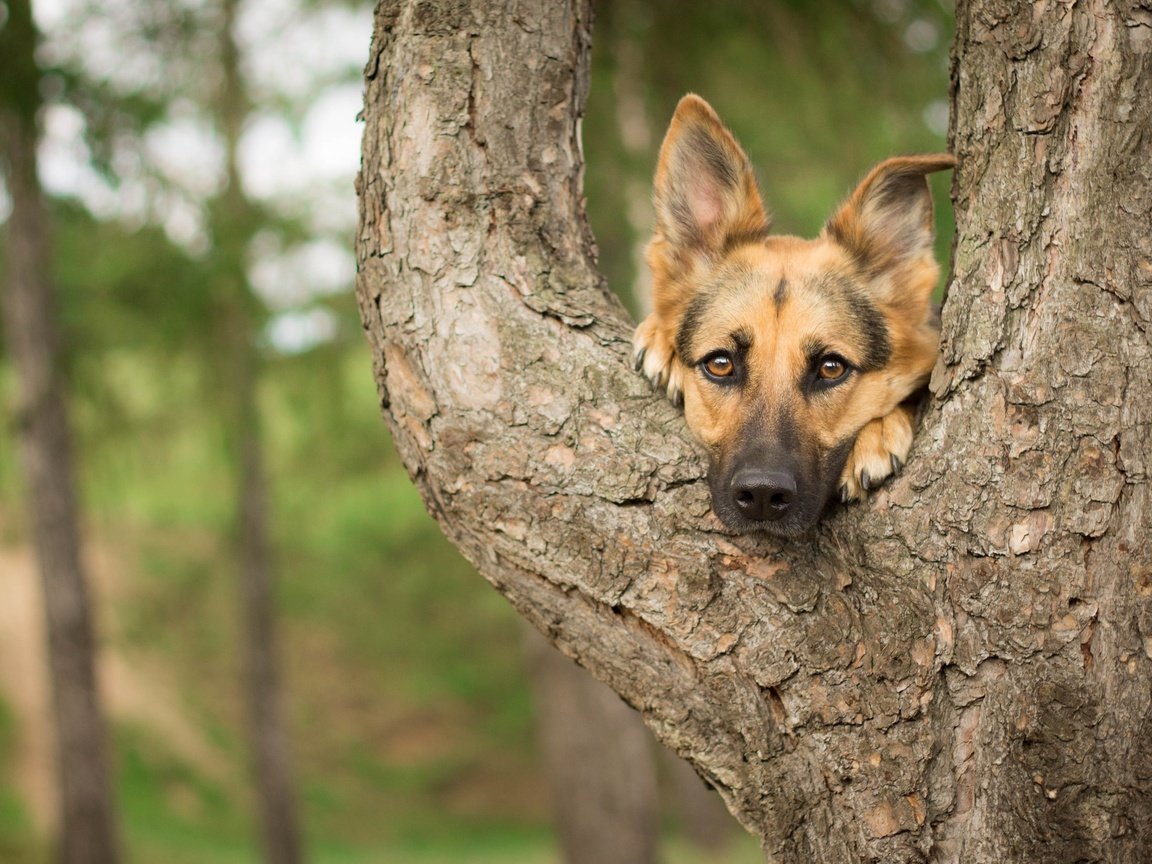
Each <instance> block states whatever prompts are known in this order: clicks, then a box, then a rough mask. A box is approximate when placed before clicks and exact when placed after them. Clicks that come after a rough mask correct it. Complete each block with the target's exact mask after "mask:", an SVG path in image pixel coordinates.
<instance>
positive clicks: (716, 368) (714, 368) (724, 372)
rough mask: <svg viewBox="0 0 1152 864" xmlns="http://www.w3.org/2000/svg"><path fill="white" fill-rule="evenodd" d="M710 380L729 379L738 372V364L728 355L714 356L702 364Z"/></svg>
mask: <svg viewBox="0 0 1152 864" xmlns="http://www.w3.org/2000/svg"><path fill="white" fill-rule="evenodd" d="M700 365H701V366H703V367H704V371H705V372H706V373H707V374H708V377H709V378H728V377H731V375H732V373H733V372H734V371H735V370H736V364H735V363H733V362H732V358H731V357H730V356H729V355H728V354H724V353H720V354H713V355H712V356H711V357H708V358H707V359H705V360H704V362H703V363H701V364H700Z"/></svg>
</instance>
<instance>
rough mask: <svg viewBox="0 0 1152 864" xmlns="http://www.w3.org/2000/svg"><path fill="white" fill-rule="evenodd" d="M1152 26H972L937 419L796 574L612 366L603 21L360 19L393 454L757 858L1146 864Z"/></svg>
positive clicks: (374, 266)
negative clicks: (585, 193)
mask: <svg viewBox="0 0 1152 864" xmlns="http://www.w3.org/2000/svg"><path fill="white" fill-rule="evenodd" d="M1148 18H1149V16H1148V13H1147V11H1146V10H1143V9H1141V8H1139V7H1136V6H1134V5H1129V4H1106V3H1104V2H1103V0H1095V2H1089V3H1084V4H1077V5H1074V6H1072V7H1067V6H1059V7H1047V6H1043V5H1041V4H1032V5H1025V6H1020V7H1017V6H1005V5H1004V4H997V3H965V2H960V3H958V7H957V22H958V36H957V42H956V51H955V69H954V74H953V81H954V93H953V99H954V112H955V120H954V140H955V142H956V151H957V155H958V156H959V157H960V160H961V164H960V169H959V171H958V173H957V176H956V181H955V182H956V198H957V223H958V229H959V235H958V238H957V247H956V248H957V259H956V270H957V278H956V279H955V280H954V281H953V283H952V285H951V288H950V297H949V300H948V303H947V304H946V306H945V310H944V345H943V356H942V360H941V363H940V364H939V366H938V368H937V370H936V373H935V374H934V376H933V388H934V392H935V394H936V399H935V400H934V402H933V403H932V405H931V406H930V407H929V410H928V412H927V416H926V418H925V420H924V422H923V428H922V430H921V432H920V434H919V437H918V441H917V444H916V446H915V448H914V451H913V454H912V458H911V460H910V462H909V464H908V465H907V467H906V468H905V470H904V472H903V473H902V475H901V476H900V477H899V478H897V480H896V482H895V483H892V484H891V485H889V486H888V487H887V488H885V489H883V490H881V491H880V492H879V493H878V494H876V495H875V496H874V497H873V499H872V501H871V502H870V503H869V504H868V505H866V506H859V507H854V508H849V509H847V510H843V511H840V512H838V513H837V514H835V515H833V516H832V517H831V518H829V519H827V520H826V521H825V522H824V523H823V524H822V526H821V527H820V529H819V530H818V531H816V532H814V533H813V534H812V535H811V536H809V537H806V538H804V539H803V540H801V541H797V542H792V543H783V542H779V541H775V540H772V539H769V538H764V537H732V536H728V535H727V534H725V533H724V531H723V529H722V528H721V527H720V525H719V523H718V522H717V521H716V520H715V519H714V518H713V517H712V515H711V514H710V512H709V502H708V495H707V489H706V486H705V484H704V482H703V479H702V478H703V474H704V468H703V464H702V461H701V459H700V457H699V455H698V453H697V451H696V449H695V447H694V446H693V445H692V444H691V443H690V442H689V440H688V439H687V436H686V432H685V430H684V427H683V423H682V421H681V419H680V418H679V416H678V415H677V414H676V412H675V411H674V410H673V409H672V408H671V406H669V405H668V404H666V402H665V401H664V400H663V399H661V398H659V397H658V396H655V395H653V394H652V393H651V392H650V391H649V390H648V388H647V386H646V384H645V383H644V382H643V381H642V380H641V379H640V378H639V376H636V375H634V374H633V373H632V372H631V370H630V368H629V365H628V362H627V354H628V343H629V336H630V329H631V325H630V323H629V322H628V321H627V320H626V319H625V316H624V315H623V314H622V312H621V310H620V307H619V304H618V303H617V302H616V301H615V300H614V299H613V298H612V297H611V296H610V295H609V294H608V292H607V291H606V290H605V287H604V285H603V284H602V280H601V279H600V277H599V276H598V274H597V272H596V269H595V265H594V247H593V243H592V240H591V237H590V236H589V234H588V230H587V227H586V224H585V222H584V218H583V202H582V199H581V182H580V181H581V166H582V161H581V160H582V154H581V152H580V142H579V135H578V120H579V116H580V112H581V106H582V104H583V97H584V92H585V88H586V86H587V48H588V42H589V28H590V21H589V13H588V6H587V4H586V3H582V2H572V3H567V4H566V3H557V4H538V3H515V2H509V3H506V4H498V5H497V6H493V4H487V3H474V4H467V3H460V2H447V0H444V2H415V0H412V2H403V0H393V2H383V3H381V4H380V5H379V6H378V7H377V13H376V31H375V39H374V44H373V48H372V52H371V56H370V59H369V62H368V66H367V69H366V77H367V91H366V99H365V120H366V127H365V136H364V161H363V168H362V174H361V177H360V194H361V213H362V220H361V229H360V233H359V238H358V258H359V265H360V274H359V280H358V294H359V299H360V306H361V312H362V316H363V319H364V325H365V329H366V331H367V335H368V338H369V341H370V344H371V346H372V350H373V354H374V361H375V373H376V377H377V380H378V382H379V385H380V393H381V401H382V405H383V407H384V408H385V409H386V416H387V418H388V421H389V424H390V426H391V428H392V431H393V437H394V440H395V443H396V445H397V447H398V449H399V451H400V453H401V456H402V458H403V459H404V461H405V463H406V464H407V466H408V468H409V471H410V472H411V473H412V476H413V478H414V480H415V481H416V483H417V485H418V487H419V488H420V490H421V493H422V494H423V496H424V499H425V502H426V504H427V506H428V508H429V510H430V511H431V512H432V513H433V514H434V515H435V516H436V517H437V519H438V520H439V521H440V523H441V525H442V527H443V528H444V530H445V532H446V533H447V534H448V536H449V537H451V538H452V540H453V541H454V542H455V543H456V544H457V545H459V546H460V548H461V549H462V550H463V551H464V552H465V554H466V555H468V556H469V558H470V559H471V560H472V561H473V562H474V563H475V564H476V565H477V567H478V568H479V569H480V571H481V572H482V573H483V574H484V576H485V577H486V578H487V579H488V580H489V581H490V582H492V584H493V585H495V587H496V588H497V589H498V590H500V591H501V592H502V593H503V594H504V595H505V596H506V597H508V599H509V600H510V601H511V602H512V603H513V604H514V605H515V606H516V607H517V609H518V610H519V611H520V613H521V614H522V615H523V616H524V617H526V618H527V619H528V620H529V621H531V622H532V623H533V624H534V625H535V626H536V627H537V628H538V629H540V630H541V631H542V632H544V633H545V635H546V636H547V637H548V638H549V639H551V640H552V641H553V642H554V643H556V644H557V645H558V646H559V647H560V648H561V649H562V650H564V651H565V652H566V653H568V654H569V655H570V656H572V657H574V658H575V659H577V660H578V661H579V662H580V663H581V664H582V665H584V666H586V667H587V668H588V669H589V670H591V671H592V672H593V673H594V674H595V675H596V676H597V677H598V678H600V679H601V680H602V681H605V682H606V683H608V684H609V685H610V686H611V687H612V688H613V689H615V690H616V691H617V692H618V693H620V694H621V695H622V696H623V697H624V698H625V699H626V700H627V701H628V702H629V703H630V704H631V705H633V706H634V707H636V708H637V709H639V710H640V711H641V712H642V713H643V714H644V716H645V719H646V722H648V724H649V725H650V726H651V727H652V728H653V729H654V730H655V731H656V733H657V735H658V736H659V737H660V738H661V740H663V741H664V742H665V743H666V744H668V745H669V746H671V747H672V748H673V749H675V750H676V751H677V752H678V753H680V754H682V755H684V756H685V757H687V758H688V759H690V760H691V761H692V762H693V763H694V764H695V765H696V767H697V769H698V770H699V771H700V772H701V773H702V775H703V776H705V777H706V778H707V779H708V780H709V782H710V783H711V784H712V785H714V786H715V787H716V788H717V789H718V790H719V791H720V792H721V794H722V796H723V797H724V799H725V801H726V803H727V805H728V807H729V809H730V810H731V811H732V812H733V813H734V814H735V815H736V816H737V818H738V819H739V820H740V821H741V822H742V823H743V824H744V825H745V826H746V827H747V828H748V829H749V830H751V831H754V832H755V833H757V834H758V835H759V836H760V838H761V839H762V842H763V844H764V848H765V850H766V851H767V852H768V853H769V854H770V856H771V857H772V858H773V860H779V861H783V862H808V861H837V862H855V861H884V862H905V861H908V862H911V861H924V860H928V859H931V860H935V861H955V862H959V861H963V862H965V864H986V862H994V861H995V862H1001V861H1005V860H1007V861H1043V862H1067V861H1105V860H1107V861H1131V862H1138V861H1145V860H1150V859H1152V824H1150V823H1152V806H1150V805H1152V800H1150V799H1152V795H1150V790H1149V782H1150V778H1152V748H1149V747H1148V746H1147V743H1146V742H1147V741H1148V740H1149V733H1150V732H1152V729H1150V728H1149V726H1150V724H1152V711H1150V708H1152V705H1149V702H1150V699H1152V688H1150V686H1149V684H1150V680H1152V659H1150V657H1152V587H1150V585H1152V546H1150V545H1149V540H1148V529H1149V518H1148V513H1149V509H1148V508H1149V503H1150V502H1149V500H1148V498H1149V490H1148V474H1147V468H1148V464H1147V463H1148V459H1149V446H1148V442H1149V440H1152V363H1150V362H1149V360H1152V358H1150V357H1149V347H1148V339H1147V329H1148V321H1149V317H1150V315H1149V312H1150V309H1152V292H1150V288H1149V286H1150V284H1152V263H1150V259H1152V249H1150V246H1149V244H1150V242H1152V241H1150V239H1149V235H1148V231H1147V226H1148V224H1149V212H1150V207H1149V204H1150V202H1152V176H1150V171H1152V158H1149V157H1150V155H1152V154H1150V152H1149V148H1150V147H1152V138H1150V136H1148V134H1147V130H1148V129H1149V128H1152V127H1150V120H1152V117H1150V116H1149V112H1150V111H1152V101H1150V100H1148V99H1147V98H1146V94H1147V93H1148V92H1152V80H1150V79H1152V73H1150V70H1149V41H1150V39H1152V27H1149V26H1148V24H1149V23H1152V22H1150V21H1149V20H1148ZM862 167H863V166H862ZM830 203H831V202H830Z"/></svg>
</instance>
